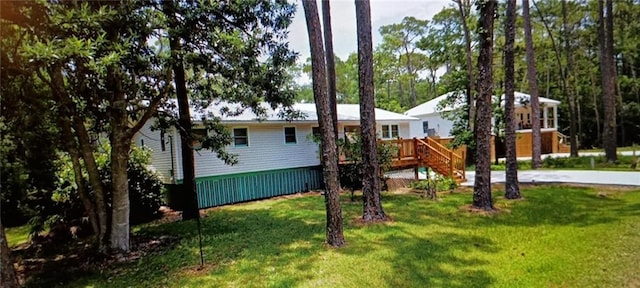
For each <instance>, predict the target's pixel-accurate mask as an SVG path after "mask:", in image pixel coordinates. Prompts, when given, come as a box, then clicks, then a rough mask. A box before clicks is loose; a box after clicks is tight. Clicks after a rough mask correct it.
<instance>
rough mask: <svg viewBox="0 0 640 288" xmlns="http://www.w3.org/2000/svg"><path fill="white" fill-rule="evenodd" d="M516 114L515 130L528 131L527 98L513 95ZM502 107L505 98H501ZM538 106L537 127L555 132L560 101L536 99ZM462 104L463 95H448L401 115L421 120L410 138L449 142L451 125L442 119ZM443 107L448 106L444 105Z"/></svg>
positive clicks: (524, 95)
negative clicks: (450, 99)
mask: <svg viewBox="0 0 640 288" xmlns="http://www.w3.org/2000/svg"><path fill="white" fill-rule="evenodd" d="M456 94H459V95H460V97H456V98H457V100H456V101H455V102H453V103H447V101H445V100H446V99H447V98H449V97H450V96H453V95H456ZM515 98H516V99H515V107H516V109H515V113H516V115H515V116H516V121H517V125H518V126H517V130H520V131H526V130H530V129H531V127H530V126H531V107H530V106H529V103H530V102H531V100H530V99H531V96H530V95H529V94H525V93H521V92H515ZM501 99H503V103H502V104H503V105H504V95H503V96H502V98H501ZM538 99H539V102H540V109H541V115H540V127H541V128H542V129H543V131H545V130H547V131H551V130H557V127H558V118H557V117H556V115H558V105H559V104H560V101H557V100H553V99H549V98H545V97H538ZM462 101H464V92H449V93H446V94H443V95H440V96H438V97H436V98H434V99H432V100H430V101H427V102H425V103H422V104H420V105H418V106H416V107H413V108H411V109H409V110H407V112H405V113H404V114H405V115H407V116H412V117H416V118H420V121H417V122H414V123H412V126H411V128H410V130H411V136H412V137H419V138H422V137H426V136H431V137H440V138H451V137H453V135H451V130H452V128H453V121H452V120H450V119H448V118H446V117H444V116H443V114H444V113H453V115H454V117H455V113H457V110H456V109H461V107H462ZM445 103H446V104H447V105H445Z"/></svg>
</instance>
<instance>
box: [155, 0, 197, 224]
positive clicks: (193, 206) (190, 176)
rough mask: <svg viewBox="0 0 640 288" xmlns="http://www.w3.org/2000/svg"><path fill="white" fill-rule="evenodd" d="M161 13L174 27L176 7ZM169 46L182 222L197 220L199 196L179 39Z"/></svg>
mask: <svg viewBox="0 0 640 288" xmlns="http://www.w3.org/2000/svg"><path fill="white" fill-rule="evenodd" d="M162 5H163V12H164V14H165V15H166V16H167V18H168V19H169V23H170V25H171V26H174V27H175V26H177V25H178V23H176V20H175V17H176V16H175V6H174V5H175V4H174V2H173V0H170V1H169V0H167V1H163V2H162ZM169 38H170V39H169V46H170V48H171V59H172V62H171V64H172V65H171V66H172V69H173V74H174V77H175V78H174V83H175V85H176V97H177V102H178V113H179V114H180V115H179V119H178V122H179V125H180V129H179V130H180V132H181V133H180V140H181V141H180V144H181V154H182V185H181V186H182V194H183V195H184V197H185V199H184V203H186V205H185V206H184V207H183V208H184V210H183V212H182V220H190V219H196V218H199V217H200V212H199V210H198V195H197V191H196V183H195V158H194V155H193V147H192V141H191V139H192V138H193V137H192V131H191V130H192V129H191V127H192V123H191V113H190V110H189V95H188V94H187V84H186V79H185V74H184V73H185V72H184V63H183V62H182V61H183V59H182V56H181V53H180V50H182V47H181V45H180V38H179V37H178V36H176V35H169Z"/></svg>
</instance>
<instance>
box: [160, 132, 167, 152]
mask: <svg viewBox="0 0 640 288" xmlns="http://www.w3.org/2000/svg"><path fill="white" fill-rule="evenodd" d="M160 150H162V151H167V145H166V144H165V143H164V131H160Z"/></svg>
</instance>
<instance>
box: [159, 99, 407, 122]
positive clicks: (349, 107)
mask: <svg viewBox="0 0 640 288" xmlns="http://www.w3.org/2000/svg"><path fill="white" fill-rule="evenodd" d="M174 101H175V100H174V99H172V100H171V102H174ZM261 107H262V108H263V109H264V110H265V112H266V113H265V115H264V116H263V117H262V118H260V117H258V116H257V115H256V113H254V112H253V111H252V110H251V109H250V108H243V107H242V106H241V105H240V104H236V103H226V102H217V103H212V104H211V105H209V106H208V107H206V108H195V107H192V108H191V118H193V119H194V120H196V121H197V120H200V119H202V118H203V116H211V115H213V116H216V117H219V118H220V119H221V120H222V122H259V121H269V122H277V121H289V122H291V121H296V122H305V121H307V122H317V121H318V115H317V113H316V105H315V104H313V103H297V104H294V105H293V107H292V108H293V110H294V111H297V112H299V113H300V115H301V116H302V117H300V118H295V119H285V118H283V117H282V113H283V112H284V111H285V109H284V108H283V107H277V108H276V109H272V108H271V107H270V106H269V105H268V104H267V103H262V104H261ZM176 110H177V109H176ZM234 112H235V113H234ZM414 120H418V118H414V117H411V116H407V115H402V114H399V113H395V112H391V111H388V110H384V109H380V108H376V121H379V122H385V121H387V122H390V121H393V122H408V121H414ZM338 121H360V105H359V104H338Z"/></svg>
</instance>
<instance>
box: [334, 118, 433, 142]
mask: <svg viewBox="0 0 640 288" xmlns="http://www.w3.org/2000/svg"><path fill="white" fill-rule="evenodd" d="M412 122H418V121H417V120H416V121H402V122H391V121H389V122H387V121H385V122H378V123H376V133H377V137H378V138H381V137H382V125H398V136H399V137H400V138H412V137H414V136H413V135H412V133H411V130H410V127H411V126H410V125H413V124H412ZM420 123H422V122H420ZM345 126H360V122H359V121H351V122H341V123H339V124H338V137H340V138H344V127H345Z"/></svg>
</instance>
